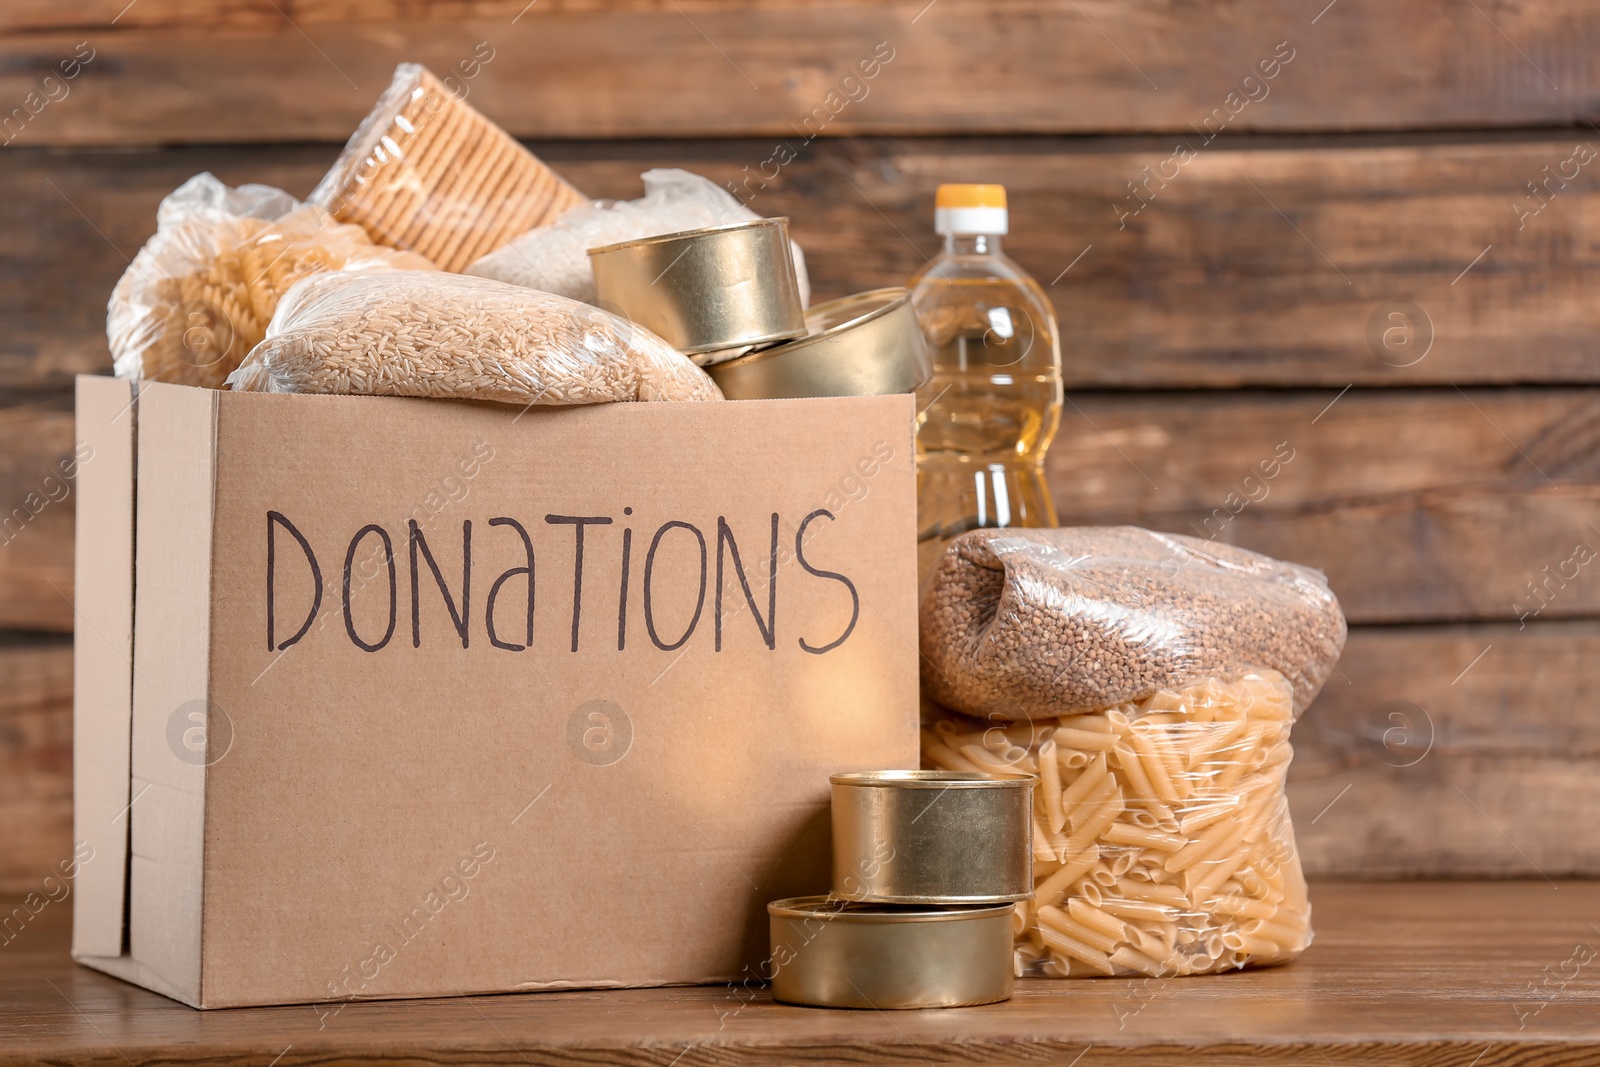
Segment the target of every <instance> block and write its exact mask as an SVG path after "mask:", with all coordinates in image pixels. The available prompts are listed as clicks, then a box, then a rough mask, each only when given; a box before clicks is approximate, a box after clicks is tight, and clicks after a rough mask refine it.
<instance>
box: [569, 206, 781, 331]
mask: <svg viewBox="0 0 1600 1067" xmlns="http://www.w3.org/2000/svg"><path fill="white" fill-rule="evenodd" d="M589 265H590V266H591V267H592V268H593V269H594V284H595V291H596V293H597V294H598V299H599V302H600V306H601V307H603V308H605V309H606V310H607V311H610V312H613V313H615V314H617V315H621V316H622V317H623V318H625V319H628V320H630V321H632V322H636V323H638V324H639V325H640V326H643V327H644V328H645V329H647V330H650V331H652V332H653V333H655V334H657V335H659V336H660V337H661V338H662V339H663V340H664V341H666V342H667V343H668V344H669V345H671V346H672V347H674V348H676V349H678V350H679V351H681V352H684V353H685V354H689V355H694V354H697V353H704V352H713V351H716V350H719V349H727V348H740V347H747V346H750V345H759V344H768V343H771V342H773V341H782V340H785V339H788V338H792V337H803V336H805V333H806V319H805V309H804V308H803V307H802V306H801V304H800V284H799V282H798V280H797V279H796V278H795V273H794V260H793V259H792V258H791V257H790V252H789V220H788V219H786V218H776V219H756V220H754V221H751V222H737V223H732V224H730V225H726V226H709V227H706V228H705V229H700V230H685V231H683V232H682V233H667V234H662V235H660V236H659V237H645V238H642V239H640V240H637V241H623V242H621V243H619V244H612V245H604V246H602V247H600V248H591V249H589Z"/></svg>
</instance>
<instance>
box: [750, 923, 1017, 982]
mask: <svg viewBox="0 0 1600 1067" xmlns="http://www.w3.org/2000/svg"><path fill="white" fill-rule="evenodd" d="M1012 914H1013V908H1012V906H1011V905H1010V904H999V905H994V904H989V905H978V906H965V907H963V906H944V907H932V908H928V907H906V906H903V905H884V904H860V903H855V902H851V901H843V900H838V899H835V898H831V897H820V896H819V897H792V898H790V899H787V900H775V901H773V902H772V903H770V904H768V905H767V916H768V922H769V925H770V927H771V931H770V932H771V945H772V955H771V956H770V957H769V960H768V962H767V967H766V970H767V972H768V973H767V974H765V975H764V977H770V978H771V979H772V995H773V999H775V1000H779V1001H782V1002H784V1003H787V1004H805V1005H810V1006H814V1007H825V1008H872V1009H891V1008H953V1007H964V1006H969V1005H977V1004H993V1003H995V1002H997V1001H1002V1000H1006V999H1008V998H1009V997H1010V996H1011V992H1012V989H1013V987H1014V983H1015V979H1014V974H1013V960H1012V934H1011V926H1012Z"/></svg>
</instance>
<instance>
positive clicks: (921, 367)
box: [706, 288, 933, 400]
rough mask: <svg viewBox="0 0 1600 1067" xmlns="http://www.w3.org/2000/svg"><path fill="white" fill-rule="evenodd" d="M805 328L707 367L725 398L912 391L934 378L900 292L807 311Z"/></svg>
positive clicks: (922, 341) (836, 302)
mask: <svg viewBox="0 0 1600 1067" xmlns="http://www.w3.org/2000/svg"><path fill="white" fill-rule="evenodd" d="M806 326H807V328H808V329H809V331H810V332H809V333H808V334H807V335H806V336H805V337H803V338H801V339H800V340H798V341H789V342H787V343H785V344H779V345H772V346H770V347H767V348H763V349H761V350H760V351H756V352H751V353H750V354H749V355H745V356H740V357H739V358H738V359H734V360H729V361H728V362H726V363H719V364H717V365H716V366H714V367H708V368H706V370H707V373H709V374H710V375H711V377H712V380H713V381H715V382H716V383H717V386H718V388H720V389H721V390H722V395H723V396H725V397H727V398H728V399H729V400H758V399H764V398H779V397H802V396H877V395H881V394H885V393H911V392H915V391H916V390H917V389H918V388H920V387H921V386H923V385H925V384H927V381H928V379H929V378H931V377H932V376H933V362H932V358H931V357H930V356H929V355H928V343H927V341H926V340H925V339H924V338H923V335H922V327H921V326H920V325H919V324H918V322H917V313H916V310H915V309H914V308H913V307H912V306H911V293H910V292H909V291H908V290H906V289H901V288H890V289H873V290H871V291H870V292H865V293H857V294H856V295H854V296H847V297H842V298H840V299H838V300H829V301H827V302H826V303H822V304H818V305H816V306H815V307H813V308H812V309H811V310H809V311H807V312H806Z"/></svg>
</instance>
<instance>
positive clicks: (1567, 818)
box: [1289, 619, 1600, 878]
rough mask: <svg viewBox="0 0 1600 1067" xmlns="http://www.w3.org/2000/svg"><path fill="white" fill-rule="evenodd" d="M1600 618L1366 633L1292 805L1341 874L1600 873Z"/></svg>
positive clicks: (1344, 663) (1313, 738)
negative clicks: (1589, 819) (1598, 812)
mask: <svg viewBox="0 0 1600 1067" xmlns="http://www.w3.org/2000/svg"><path fill="white" fill-rule="evenodd" d="M1597 662H1600V623H1596V622H1592V621H1576V622H1551V621H1548V620H1545V619H1540V620H1536V621H1530V622H1529V623H1528V624H1527V625H1526V626H1525V627H1519V626H1518V625H1516V624H1496V625H1474V626H1448V627H1438V626H1429V627H1411V626H1406V627H1362V628H1358V629H1356V630H1353V631H1352V632H1351V634H1350V640H1349V643H1348V645H1347V646H1346V648H1345V653H1344V657H1343V659H1342V660H1341V661H1340V663H1339V667H1338V670H1337V672H1336V673H1335V674H1334V675H1333V676H1332V678H1330V679H1329V681H1328V685H1327V687H1326V688H1325V689H1324V690H1323V692H1322V695H1321V696H1320V697H1318V698H1317V700H1316V702H1315V703H1314V704H1313V705H1312V706H1311V708H1310V709H1308V710H1307V712H1306V713H1305V715H1303V716H1302V717H1301V720H1300V722H1299V723H1297V724H1296V726H1295V728H1294V732H1293V735H1292V740H1293V743H1294V748H1295V758H1294V763H1293V764H1292V766H1291V770H1290V776H1289V779H1290V786H1289V800H1290V808H1291V810H1292V812H1293V816H1294V824H1295V835H1296V837H1297V839H1298V840H1299V843H1300V848H1301V850H1302V855H1303V858H1304V861H1305V864H1306V867H1307V870H1308V871H1309V872H1311V873H1312V874H1313V875H1320V876H1327V877H1341V876H1342V877H1361V878H1392V877H1418V876H1450V877H1464V876H1474V875H1487V876H1494V877H1506V876H1514V877H1526V878H1540V877H1551V878H1559V877H1561V876H1562V875H1563V874H1569V873H1582V874H1584V875H1594V874H1596V873H1600V833H1593V832H1591V831H1590V828H1589V826H1588V825H1587V824H1586V823H1585V821H1584V820H1583V819H1582V818H1581V817H1580V816H1579V814H1578V813H1580V812H1584V811H1591V810H1594V806H1595V805H1596V804H1600V779H1597V776H1596V774H1595V765H1596V764H1595V761H1596V760H1597V759H1600V722H1597V721H1596V719H1595V717H1594V716H1593V715H1591V714H1589V713H1588V710H1587V709H1589V708H1592V707H1594V705H1595V703H1596V700H1597V699H1600V677H1597V676H1596V673H1595V669H1594V665H1595V664H1596V663H1597Z"/></svg>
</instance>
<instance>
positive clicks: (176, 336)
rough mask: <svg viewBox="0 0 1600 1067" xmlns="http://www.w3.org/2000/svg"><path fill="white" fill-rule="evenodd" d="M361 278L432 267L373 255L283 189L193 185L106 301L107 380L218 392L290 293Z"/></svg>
mask: <svg viewBox="0 0 1600 1067" xmlns="http://www.w3.org/2000/svg"><path fill="white" fill-rule="evenodd" d="M368 267H395V268H404V269H413V270H431V269H432V268H433V264H432V263H430V262H428V260H426V259H424V258H423V257H421V256H418V255H413V254H411V253H409V252H397V251H395V250H394V249H390V248H381V247H379V246H378V245H375V244H373V243H372V241H371V240H369V239H368V237H367V235H366V234H365V233H364V232H363V231H362V230H361V229H360V228H359V227H357V226H347V225H341V224H340V223H337V222H335V221H334V220H333V219H332V218H330V217H329V216H328V215H327V214H326V213H325V212H323V211H321V210H319V209H318V208H314V207H310V206H308V205H303V204H300V203H299V202H297V201H296V200H295V199H294V197H292V196H290V195H289V194H288V193H285V192H283V191H282V190H280V189H274V188H272V187H271V186H267V185H241V186H239V187H238V188H237V189H230V188H228V187H227V186H226V185H224V184H222V183H221V182H220V181H218V180H217V179H216V178H214V177H213V176H212V175H210V174H197V175H195V176H194V177H193V178H190V179H189V180H188V181H186V182H184V183H183V185H181V186H179V187H178V188H177V189H176V190H174V191H173V192H172V193H170V194H168V195H167V197H166V199H164V200H162V201H161V207H160V210H159V211H158V213H157V215H156V234H155V236H154V237H152V238H150V240H149V241H148V242H146V244H145V246H144V248H142V249H140V250H139V254H138V255H137V256H136V257H134V260H133V262H132V263H131V264H130V265H129V267H128V269H127V271H126V272H124V273H123V275H122V278H121V280H120V281H118V282H117V287H116V289H115V290H113V291H112V294H111V301H110V303H109V304H108V306H107V308H106V338H107V340H108V341H109V342H110V343H111V355H112V359H113V365H114V367H115V369H116V373H117V375H118V376H119V377H123V378H129V379H132V380H134V381H139V380H149V381H162V382H178V383H180V384H184V385H201V386H206V387H208V388H212V389H215V388H219V387H221V385H222V383H223V380H224V379H226V378H227V376H228V375H229V374H230V373H232V371H233V370H234V368H235V367H237V366H238V365H239V362H240V360H242V359H243V358H244V356H245V354H246V353H248V352H249V351H250V349H251V348H252V347H254V346H255V345H256V344H257V343H258V342H259V341H261V339H262V338H263V337H264V336H265V334H266V328H267V323H268V322H270V321H271V319H272V315H273V312H274V311H275V310H276V309H277V306H278V301H279V300H280V299H281V298H282V296H283V294H284V293H286V292H287V291H288V290H289V287H290V286H292V285H293V284H294V283H295V282H297V281H299V280H300V279H301V278H304V277H306V276H307V275H309V274H315V273H319V272H322V271H334V270H345V269H356V268H368Z"/></svg>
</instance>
